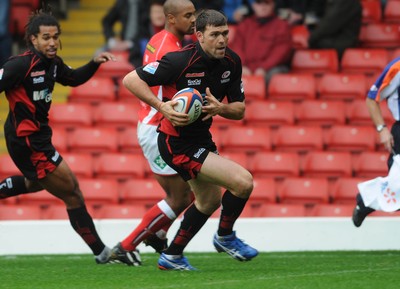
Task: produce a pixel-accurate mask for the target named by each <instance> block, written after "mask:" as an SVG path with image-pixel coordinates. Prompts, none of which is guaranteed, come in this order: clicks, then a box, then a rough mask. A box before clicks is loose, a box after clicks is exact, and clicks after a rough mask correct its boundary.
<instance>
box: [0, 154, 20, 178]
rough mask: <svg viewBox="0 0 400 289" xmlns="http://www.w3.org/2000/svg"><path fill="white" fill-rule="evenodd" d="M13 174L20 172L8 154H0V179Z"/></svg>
mask: <svg viewBox="0 0 400 289" xmlns="http://www.w3.org/2000/svg"><path fill="white" fill-rule="evenodd" d="M14 175H22V174H21V172H20V171H19V169H18V168H17V166H16V165H15V164H14V162H13V160H12V159H11V157H10V156H9V155H8V154H4V155H0V180H3V179H5V178H6V177H10V176H14Z"/></svg>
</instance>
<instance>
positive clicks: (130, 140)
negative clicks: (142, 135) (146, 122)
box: [118, 127, 142, 153]
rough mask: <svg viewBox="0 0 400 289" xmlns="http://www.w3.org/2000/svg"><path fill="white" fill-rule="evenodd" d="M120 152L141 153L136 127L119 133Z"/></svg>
mask: <svg viewBox="0 0 400 289" xmlns="http://www.w3.org/2000/svg"><path fill="white" fill-rule="evenodd" d="M118 150H119V151H120V152H122V153H141V152H142V148H141V147H140V145H139V140H138V137H137V131H136V127H131V128H127V129H124V130H122V131H120V132H118Z"/></svg>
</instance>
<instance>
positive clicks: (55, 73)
mask: <svg viewBox="0 0 400 289" xmlns="http://www.w3.org/2000/svg"><path fill="white" fill-rule="evenodd" d="M53 77H54V78H56V77H57V65H54V71H53Z"/></svg>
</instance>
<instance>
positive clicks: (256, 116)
mask: <svg viewBox="0 0 400 289" xmlns="http://www.w3.org/2000/svg"><path fill="white" fill-rule="evenodd" d="M245 122H246V125H247V126H252V127H254V126H262V127H266V126H270V127H277V126H280V125H291V124H293V123H294V103H293V102H292V101H252V102H250V103H248V104H246V115H245Z"/></svg>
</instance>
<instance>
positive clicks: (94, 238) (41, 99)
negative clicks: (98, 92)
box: [0, 10, 114, 263]
mask: <svg viewBox="0 0 400 289" xmlns="http://www.w3.org/2000/svg"><path fill="white" fill-rule="evenodd" d="M60 34H61V30H60V25H59V23H58V21H57V19H56V18H54V17H53V16H52V15H51V13H50V12H49V11H45V10H40V11H37V12H36V13H34V14H32V16H31V17H30V19H29V21H28V23H27V25H26V32H25V39H26V42H27V45H28V50H27V51H26V52H25V53H23V54H21V55H18V56H15V57H11V58H10V59H9V60H8V61H7V62H6V63H5V64H4V66H3V67H2V68H1V69H0V92H3V91H5V94H6V97H7V100H8V102H9V107H10V111H9V114H8V117H7V120H6V122H5V124H4V134H5V138H6V144H7V149H8V152H9V154H10V156H11V158H12V159H13V161H14V163H15V164H16V166H17V167H18V169H19V170H20V171H21V172H22V174H23V175H21V176H10V177H8V178H6V179H5V180H3V181H1V183H0V199H4V198H8V197H13V196H17V195H20V194H26V193H32V192H37V191H40V190H43V189H46V190H47V191H49V192H50V193H51V194H53V195H54V196H56V197H57V198H59V199H61V200H62V201H63V202H64V203H65V205H66V208H67V211H68V216H69V219H70V222H71V225H72V227H73V228H74V229H75V231H76V232H77V233H78V234H79V235H80V236H81V238H82V239H83V240H84V241H85V242H86V244H87V245H88V246H89V247H90V249H91V250H92V252H93V254H94V255H95V260H96V262H97V263H105V262H106V261H107V260H108V258H109V256H110V254H111V251H110V249H109V248H108V247H107V246H105V245H104V243H103V242H102V240H101V239H100V237H99V236H98V234H97V232H96V229H95V226H94V224H93V220H92V217H91V216H90V215H89V213H88V212H87V210H86V206H85V202H84V198H83V196H82V192H81V191H80V189H79V185H78V181H77V179H76V177H75V175H74V174H73V173H72V172H71V170H70V168H69V167H68V165H67V163H66V162H65V161H64V160H63V158H62V157H61V155H60V154H59V153H58V152H57V150H56V149H55V148H54V146H53V144H52V142H51V136H52V130H51V128H50V126H49V124H48V111H49V109H50V105H51V100H52V92H53V89H54V84H55V82H59V83H61V84H62V85H69V86H78V85H80V84H82V83H84V82H86V81H87V80H89V79H90V77H92V76H93V74H94V73H95V72H96V70H97V69H98V67H99V65H100V64H101V63H104V62H107V61H109V60H114V56H113V55H112V54H110V53H108V52H104V53H101V54H99V55H98V56H97V57H95V58H94V59H93V60H92V61H90V62H89V63H88V64H86V65H84V66H82V67H80V68H78V69H71V68H70V67H68V66H67V65H66V64H64V62H63V60H62V59H61V58H60V57H59V56H57V50H58V48H59V47H60Z"/></svg>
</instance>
